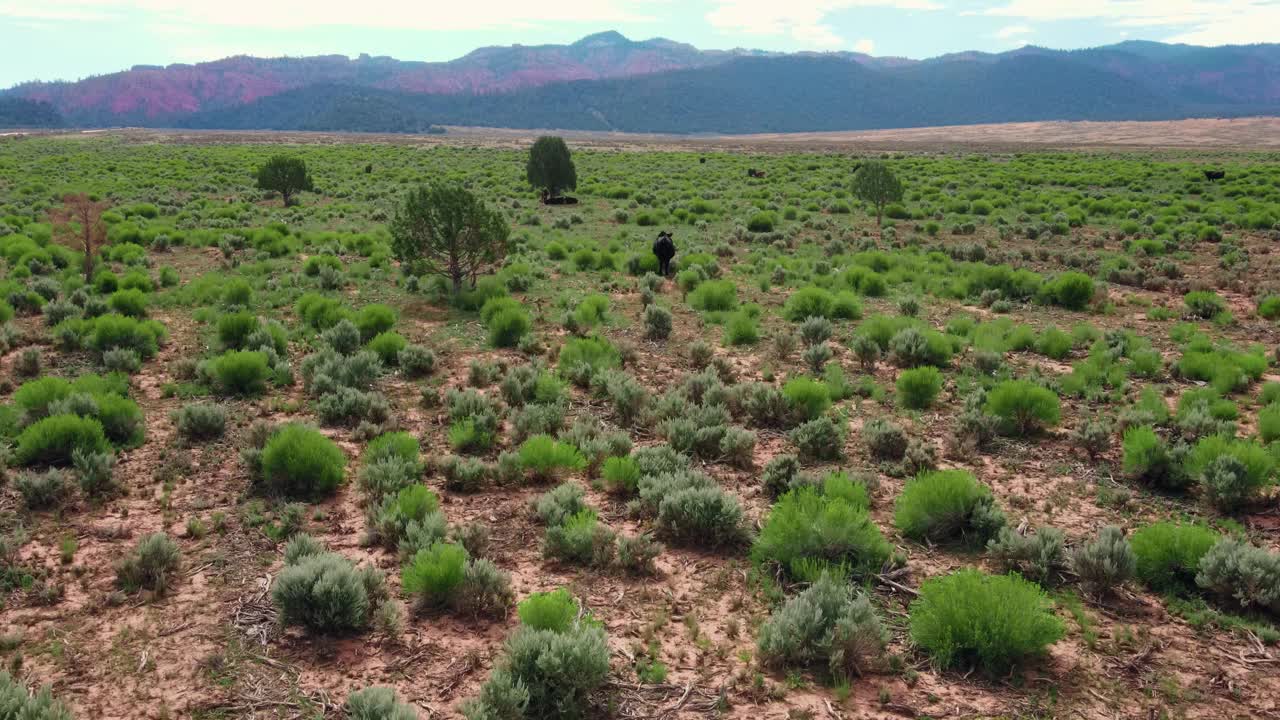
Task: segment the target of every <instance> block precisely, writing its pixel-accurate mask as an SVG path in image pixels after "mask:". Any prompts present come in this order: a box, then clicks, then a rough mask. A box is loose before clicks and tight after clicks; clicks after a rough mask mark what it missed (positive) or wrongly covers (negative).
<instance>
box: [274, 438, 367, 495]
mask: <svg viewBox="0 0 1280 720" xmlns="http://www.w3.org/2000/svg"><path fill="white" fill-rule="evenodd" d="M346 464H347V456H346V454H344V453H343V452H342V449H341V448H339V447H338V446H337V445H336V444H335V443H334V442H333V441H332V440H330V439H329V438H327V437H325V436H324V435H321V434H320V432H319V431H318V430H316V429H314V428H310V427H307V426H305V425H299V424H296V423H291V424H288V425H285V426H283V427H281V428H280V429H279V430H277V431H276V432H275V433H274V434H273V435H272V436H271V438H270V439H269V440H267V444H266V445H265V446H264V447H263V448H262V456H261V467H262V482H263V485H264V487H265V488H266V490H267V491H268V492H270V493H272V494H275V495H282V496H284V497H289V498H296V499H300V500H307V499H316V498H322V497H325V496H327V495H329V494H331V493H332V492H333V491H334V490H336V489H337V487H338V485H340V484H341V483H342V478H343V473H344V468H345V466H346Z"/></svg>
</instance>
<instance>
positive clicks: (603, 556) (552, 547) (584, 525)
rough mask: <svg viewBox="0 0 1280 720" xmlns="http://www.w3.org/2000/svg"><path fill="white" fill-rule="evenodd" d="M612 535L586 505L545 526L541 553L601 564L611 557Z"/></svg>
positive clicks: (564, 558)
mask: <svg viewBox="0 0 1280 720" xmlns="http://www.w3.org/2000/svg"><path fill="white" fill-rule="evenodd" d="M613 552H614V534H613V531H612V530H610V529H609V528H608V527H607V526H605V525H602V524H601V523H600V521H599V516H598V515H597V514H596V512H595V511H594V510H591V509H590V508H587V509H583V510H580V511H578V512H576V513H574V514H573V515H570V516H569V517H567V518H565V519H564V520H563V521H562V522H560V523H559V524H556V525H550V526H548V527H547V532H546V537H545V539H544V542H543V553H544V554H545V555H546V556H547V557H550V558H555V559H557V560H561V561H564V562H571V563H578V564H582V565H595V566H600V567H603V566H605V565H608V564H609V563H610V562H611V561H612V560H613Z"/></svg>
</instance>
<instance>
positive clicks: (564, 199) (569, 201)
mask: <svg viewBox="0 0 1280 720" xmlns="http://www.w3.org/2000/svg"><path fill="white" fill-rule="evenodd" d="M542 204H543V205H577V204H578V198H576V197H569V196H568V195H556V196H555V197H552V196H551V195H550V194H548V193H547V191H546V190H543V191H542Z"/></svg>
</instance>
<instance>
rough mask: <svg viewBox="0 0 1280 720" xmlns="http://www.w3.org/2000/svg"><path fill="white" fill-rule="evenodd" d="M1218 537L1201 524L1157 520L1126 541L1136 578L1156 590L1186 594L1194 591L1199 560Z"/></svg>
mask: <svg viewBox="0 0 1280 720" xmlns="http://www.w3.org/2000/svg"><path fill="white" fill-rule="evenodd" d="M1218 539H1219V536H1218V533H1216V532H1214V531H1213V530H1211V529H1209V528H1207V527H1204V526H1203V525H1194V524H1175V523H1169V522H1158V523H1152V524H1150V525H1146V526H1144V527H1142V528H1139V529H1138V530H1137V531H1136V532H1134V533H1133V536H1132V537H1131V538H1130V540H1129V544H1130V546H1131V547H1132V548H1133V554H1134V558H1135V559H1136V561H1137V564H1136V566H1135V570H1136V573H1137V576H1138V578H1139V579H1141V580H1142V581H1143V582H1144V583H1146V584H1147V586H1148V587H1150V588H1151V589H1152V590H1155V591H1157V592H1165V593H1183V594H1185V593H1190V592H1192V591H1194V589H1195V587H1196V585H1195V578H1196V573H1197V572H1198V570H1199V567H1200V559H1201V558H1203V557H1204V555H1205V553H1207V552H1209V549H1210V548H1212V547H1213V546H1214V544H1215V543H1216V542H1218Z"/></svg>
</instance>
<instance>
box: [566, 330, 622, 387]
mask: <svg viewBox="0 0 1280 720" xmlns="http://www.w3.org/2000/svg"><path fill="white" fill-rule="evenodd" d="M557 365H558V367H559V368H560V374H562V375H564V376H565V377H567V378H568V379H570V380H572V381H573V382H574V384H576V385H580V386H583V387H586V386H588V385H590V384H591V379H592V378H593V377H594V376H595V375H596V374H597V373H602V372H604V371H605V370H612V369H615V368H619V367H621V366H622V355H621V354H620V353H619V352H618V350H617V348H615V347H614V346H613V345H612V344H611V343H610V342H609V341H608V340H606V339H604V338H600V337H587V338H573V339H572V340H569V341H568V342H566V343H565V344H564V345H562V346H561V347H560V355H559V359H558V360H557Z"/></svg>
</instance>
